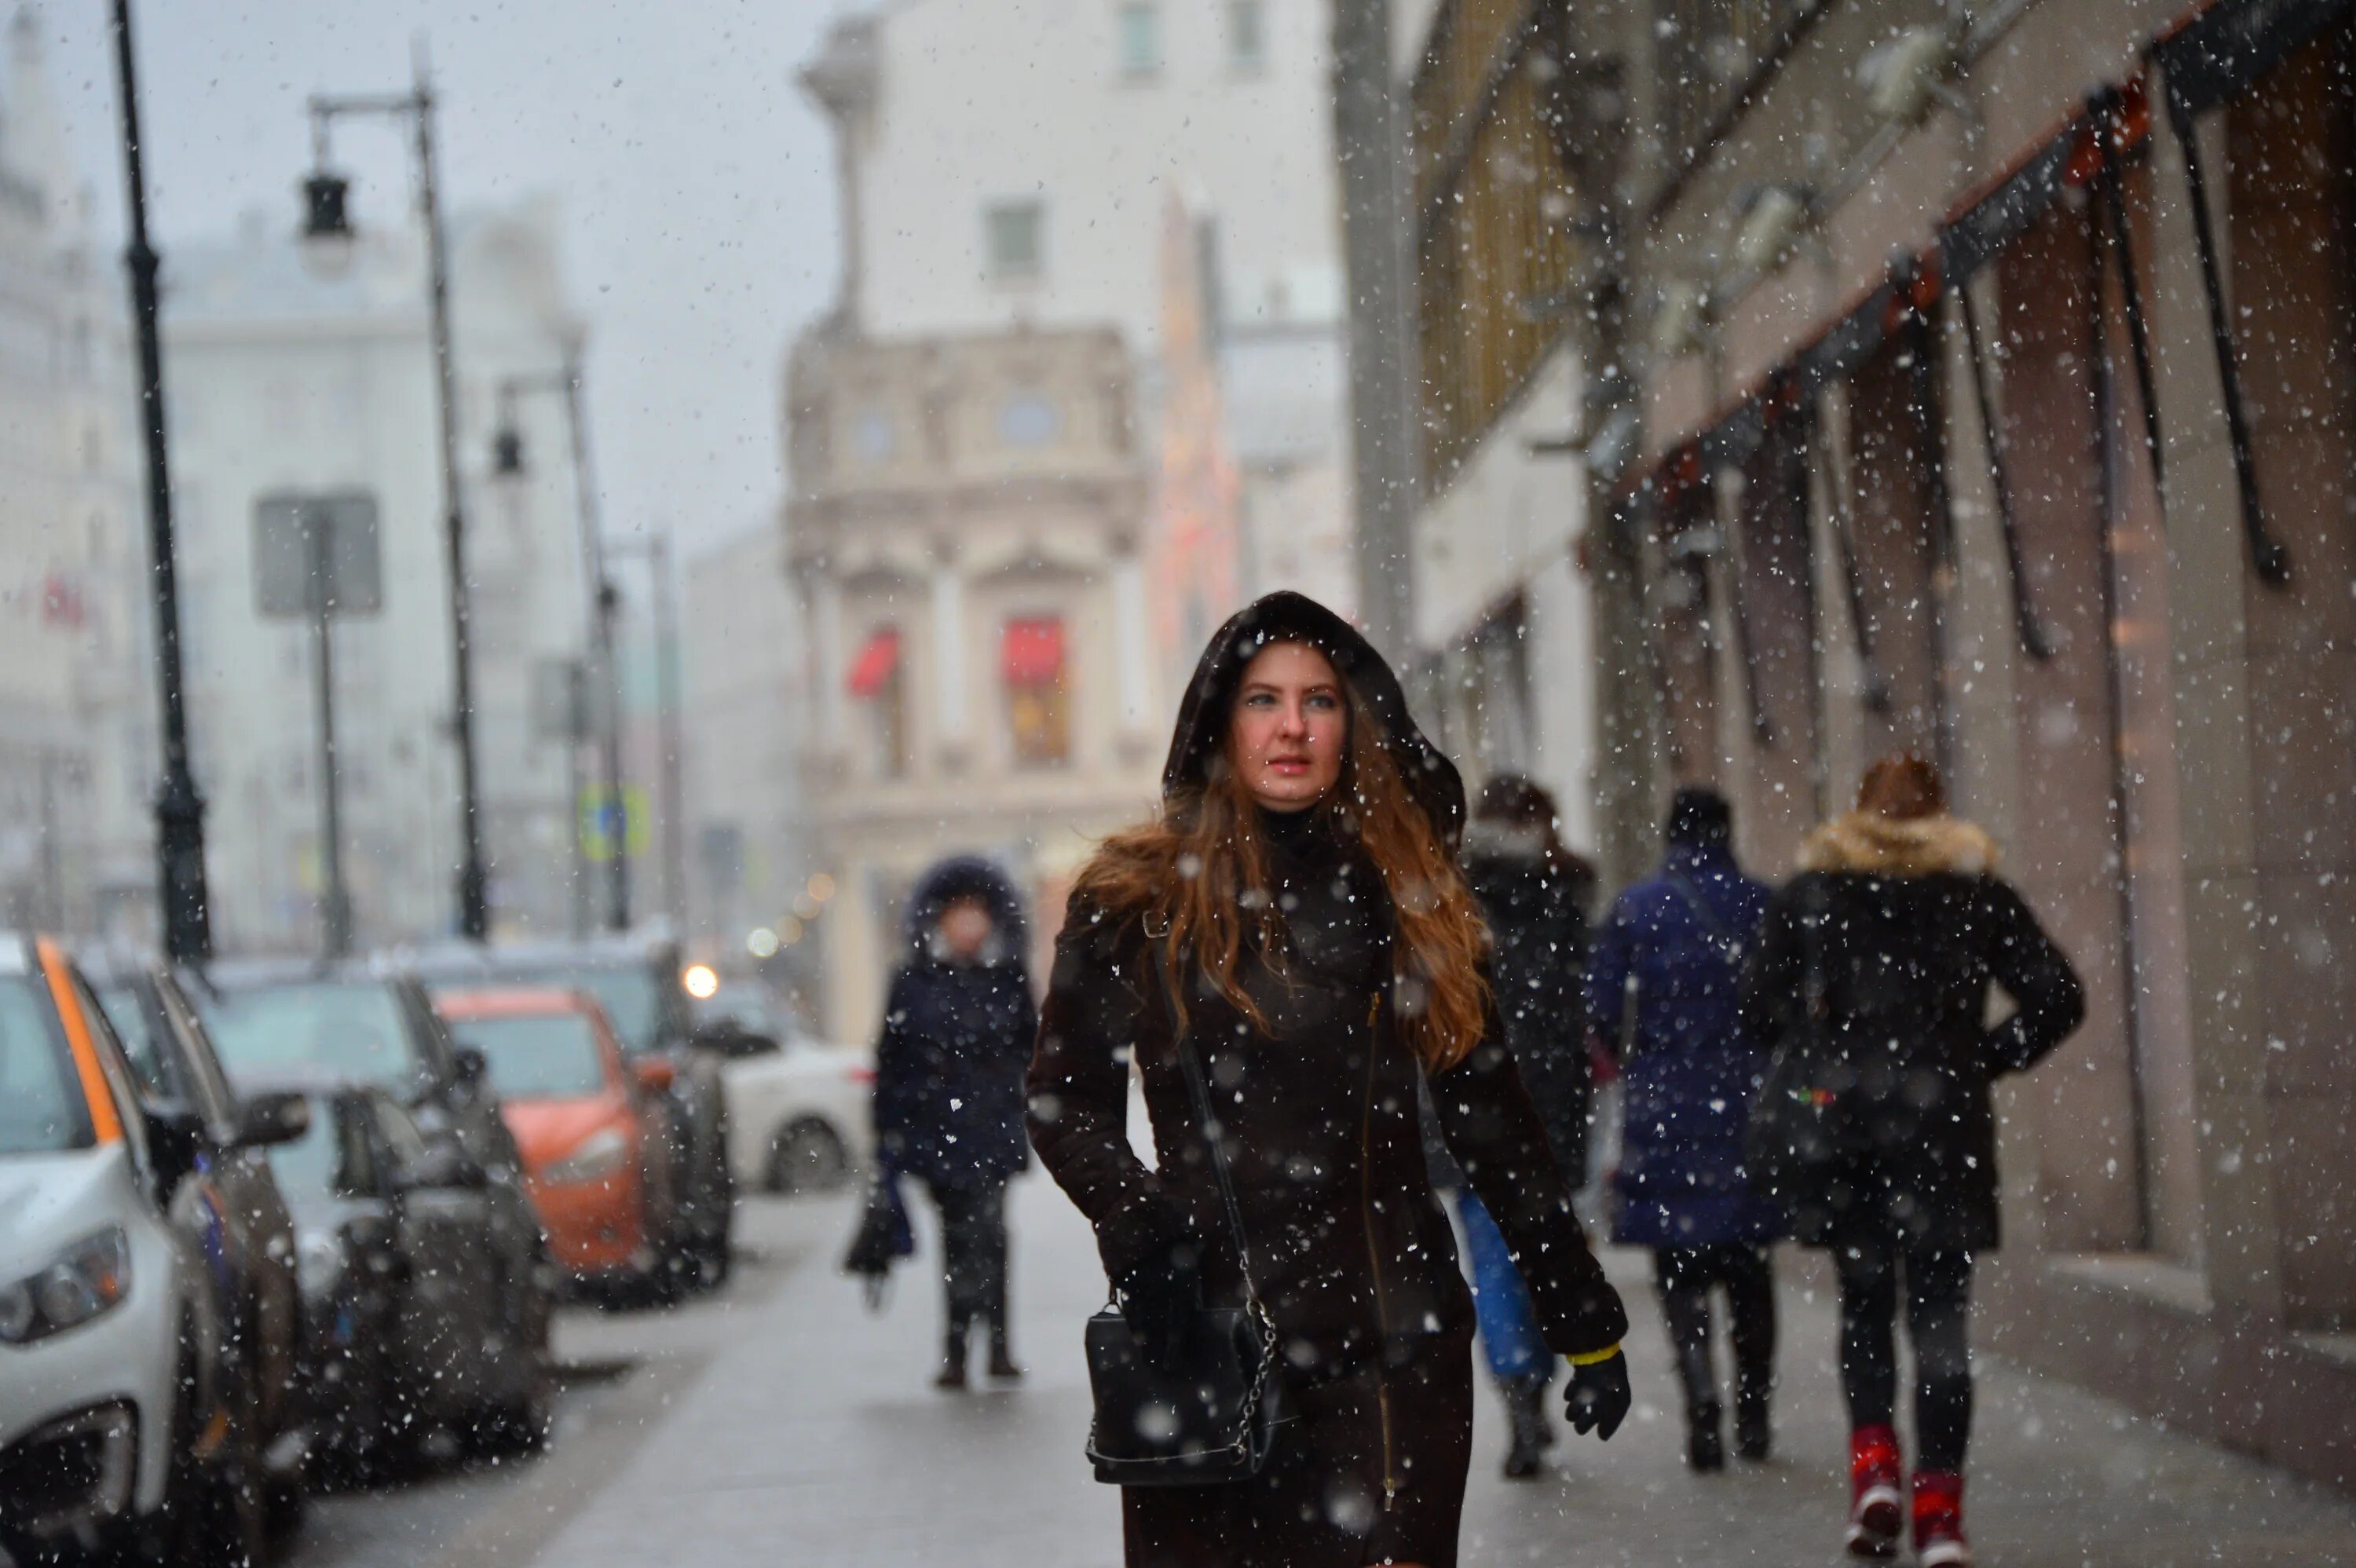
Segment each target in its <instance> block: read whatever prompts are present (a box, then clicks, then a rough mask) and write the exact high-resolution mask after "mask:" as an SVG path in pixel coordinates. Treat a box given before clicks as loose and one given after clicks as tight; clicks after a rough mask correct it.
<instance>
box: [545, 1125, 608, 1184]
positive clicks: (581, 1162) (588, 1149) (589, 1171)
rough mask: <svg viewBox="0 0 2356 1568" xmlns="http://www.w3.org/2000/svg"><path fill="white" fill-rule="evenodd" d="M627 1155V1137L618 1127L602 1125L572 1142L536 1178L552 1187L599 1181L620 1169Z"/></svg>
mask: <svg viewBox="0 0 2356 1568" xmlns="http://www.w3.org/2000/svg"><path fill="white" fill-rule="evenodd" d="M629 1157H630V1140H629V1139H627V1138H626V1137H624V1136H622V1134H621V1131H620V1129H618V1128H616V1127H606V1128H604V1129H602V1130H601V1131H598V1132H594V1133H591V1134H590V1135H589V1136H587V1137H585V1138H583V1139H582V1140H581V1141H580V1142H579V1143H577V1144H575V1145H573V1152H572V1153H571V1154H568V1155H566V1156H565V1157H563V1158H562V1159H560V1160H558V1161H557V1162H556V1163H555V1164H554V1165H552V1166H550V1167H549V1168H547V1169H546V1170H543V1171H542V1172H541V1178H540V1179H541V1180H542V1181H545V1182H548V1183H549V1184H551V1185H552V1186H556V1187H570V1186H573V1184H575V1183H577V1182H584V1181H603V1180H605V1179H606V1178H607V1177H610V1176H612V1175H613V1174H614V1173H615V1172H616V1171H618V1170H620V1169H621V1168H622V1166H623V1165H624V1163H625V1162H626V1161H627V1160H628V1159H629Z"/></svg>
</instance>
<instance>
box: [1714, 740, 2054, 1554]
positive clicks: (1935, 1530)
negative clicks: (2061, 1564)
mask: <svg viewBox="0 0 2356 1568" xmlns="http://www.w3.org/2000/svg"><path fill="white" fill-rule="evenodd" d="M1802 864H1803V867H1804V869H1803V871H1802V873H1801V875H1799V876H1798V877H1796V878H1794V880H1793V881H1792V883H1791V885H1790V886H1789V887H1787V888H1785V889H1784V890H1783V892H1782V893H1781V894H1779V895H1778V896H1777V898H1776V900H1775V901H1774V904H1773V907H1772V909H1771V910H1770V911H1769V913H1768V916H1767V922H1766V927H1765V931H1764V933H1763V935H1762V941H1761V943H1760V946H1759V949H1758V952H1757V953H1756V955H1754V956H1753V958H1752V960H1751V968H1750V972H1749V974H1748V975H1747V976H1746V977H1745V980H1744V987H1743V1010H1744V1013H1745V1015H1746V1016H1747V1017H1748V1018H1749V1019H1750V1020H1751V1028H1752V1029H1753V1030H1755V1031H1756V1032H1757V1033H1758V1034H1760V1035H1761V1036H1762V1038H1765V1039H1769V1040H1775V1041H1777V1042H1779V1049H1780V1050H1782V1051H1786V1052H1794V1053H1798V1054H1799V1055H1800V1056H1801V1057H1802V1058H1803V1059H1804V1061H1805V1062H1806V1063H1807V1064H1808V1066H1809V1072H1808V1073H1807V1075H1806V1077H1805V1078H1804V1083H1805V1085H1806V1088H1807V1091H1808V1093H1809V1097H1810V1098H1811V1100H1812V1101H1814V1100H1821V1102H1822V1104H1824V1106H1825V1110H1824V1120H1825V1122H1826V1126H1827V1129H1828V1136H1827V1137H1826V1139H1825V1140H1824V1141H1825V1142H1826V1145H1827V1147H1828V1149H1829V1153H1827V1154H1826V1157H1823V1158H1821V1159H1818V1160H1815V1161H1812V1162H1810V1163H1808V1164H1805V1165H1803V1166H1801V1167H1800V1168H1798V1169H1797V1170H1796V1172H1795V1173H1794V1175H1793V1177H1791V1178H1790V1179H1789V1185H1790V1201H1791V1203H1792V1206H1793V1211H1794V1220H1795V1224H1796V1229H1797V1233H1798V1235H1799V1237H1800V1239H1801V1240H1802V1241H1804V1242H1805V1243H1809V1244H1811V1245H1815V1246H1824V1247H1828V1248H1829V1249H1830V1250H1831V1251H1832V1253H1833V1258H1834V1262H1835V1264H1836V1265H1837V1268H1838V1270H1839V1275H1840V1286H1841V1381H1842V1387H1843V1389H1844V1391H1845V1392H1846V1394H1847V1402H1848V1409H1849V1424H1850V1432H1851V1439H1850V1456H1851V1479H1852V1492H1851V1499H1850V1501H1851V1510H1850V1524H1849V1537H1848V1539H1849V1543H1850V1547H1851V1550H1852V1551H1855V1552H1863V1553H1869V1554H1886V1553H1887V1552H1890V1551H1891V1550H1894V1549H1895V1547H1896V1544H1897V1539H1898V1535H1899V1532H1900V1530H1901V1524H1902V1520H1903V1517H1904V1515H1903V1509H1902V1506H1901V1505H1902V1502H1903V1499H1901V1495H1900V1492H1899V1480H1900V1473H1901V1461H1900V1450H1899V1445H1898V1436H1897V1433H1896V1431H1895V1429H1894V1427H1893V1425H1892V1422H1893V1419H1894V1412H1895V1409H1896V1403H1897V1361H1896V1355H1895V1349H1894V1339H1893V1333H1892V1328H1893V1323H1894V1319H1895V1317H1896V1316H1897V1310H1898V1300H1899V1289H1900V1284H1901V1274H1902V1275H1903V1284H1904V1289H1905V1300H1906V1307H1907V1328H1908V1333H1909V1337H1910V1338H1911V1339H1912V1341H1913V1345H1914V1359H1915V1371H1916V1376H1917V1380H1918V1381H1917V1383H1916V1387H1915V1405H1914V1413H1915V1425H1916V1433H1915V1437H1916V1441H1917V1442H1918V1443H1919V1444H1920V1445H1921V1452H1920V1455H1919V1458H1920V1461H1921V1465H1920V1467H1919V1468H1918V1469H1917V1470H1916V1472H1915V1474H1914V1479H1913V1506H1912V1513H1913V1519H1914V1534H1915V1550H1916V1553H1917V1556H1918V1560H1919V1561H1920V1562H1921V1563H1923V1564H1925V1565H1926V1568H1959V1565H1961V1564H1965V1563H1969V1561H1970V1556H1969V1550H1968V1548H1967V1547H1966V1546H1965V1543H1964V1534H1963V1465H1964V1456H1965V1445H1966V1443H1967V1441H1968V1439H1969V1436H1970V1431H1971V1408H1972V1381H1971V1360H1970V1351H1969V1347H1968V1320H1969V1310H1970V1309H1969V1300H1970V1285H1971V1270H1972V1259H1973V1257H1974V1256H1975V1255H1976V1253H1980V1252H1983V1251H1986V1250H1987V1249H1988V1248H1991V1247H1993V1246H1995V1245H1996V1244H1997V1169H1996V1115H1995V1112H1994V1109H1993V1107H1992V1106H1991V1104H1990V1103H1989V1097H1988V1086H1989V1085H1990V1084H1991V1083H1994V1082H1995V1080H1997V1078H1999V1077H2002V1076H2003V1075H2005V1074H2006V1073H2009V1072H2021V1071H2023V1070H2025V1069H2027V1068H2029V1067H2032V1066H2034V1065H2035V1064H2036V1063H2037V1062H2039V1061H2041V1060H2043V1059H2044V1057H2045V1056H2046V1054H2047V1053H2048V1052H2050V1051H2052V1050H2053V1048H2054V1047H2055V1046H2057V1045H2059V1044H2060V1043H2061V1040H2063V1039H2065V1038H2066V1037H2067V1036H2068V1035H2069V1034H2070V1032H2071V1031H2072V1029H2076V1028H2077V1026H2078V1023H2079V1021H2080V1019H2082V1018H2083V1016H2084V1011H2085V1003H2084V998H2083V992H2082V991H2081V988H2080V987H2079V984H2078V978H2077V976H2076V975H2075V973H2074V972H2073V971H2072V969H2071V966H2070V962H2069V960H2068V959H2067V958H2066V957H2064V956H2063V955H2062V954H2061V950H2060V949H2059V948H2057V947H2055V946H2054V945H2053V943H2052V941H2051V939H2050V938H2049V937H2047V935H2046V934H2045V932H2044V930H2043V929H2042V928H2041V927H2040V926H2039V924H2038V923H2037V917H2036V916H2035V915H2033V914H2031V913H2030V912H2029V906H2028V905H2027V904H2026V903H2024V902H2023V901H2021V897H2020V895H2019V893H2018V892H2016V891H2013V889H2012V888H2011V886H2010V885H2009V884H2008V883H2007V882H2005V881H2004V880H2002V879H2001V878H1999V877H1998V876H1997V874H1996V871H1995V865H1996V848H1995V846H1994V844H1993V843H1992V842H1991V841H1990V840H1989V838H1988V836H1987V834H1986V833H1984V832H1982V831H1981V830H1980V829H1979V828H1977V827H1974V826H1973V825H1972V824H1970V823H1968V822H1961V821H1958V820H1956V819H1955V818H1954V817H1952V816H1948V815H1947V814H1946V799H1945V792H1944V788H1943V786H1942V784H1941V782H1940V779H1939V775H1938V773H1937V771H1936V770H1935V769H1933V767H1932V766H1931V765H1930V764H1929V763H1925V762H1922V760H1921V759H1919V758H1915V757H1890V758H1885V759H1883V760H1882V761H1880V762H1878V763H1875V764H1874V765H1873V766H1872V767H1871V768H1870V769H1869V770H1868V772H1867V773H1866V776H1865V782H1864V785H1863V787H1862V788H1861V789H1860V790H1859V791H1858V809H1857V810H1856V811H1854V812H1852V813H1851V814H1849V815H1848V816H1844V817H1841V818H1839V819H1838V820H1837V821H1834V822H1831V823H1828V824H1826V826H1825V827H1821V828H1819V829H1818V830H1817V831H1816V832H1815V834H1814V835H1813V836H1812V837H1810V838H1809V840H1808V842H1807V845H1806V847H1805V848H1804V852H1803V856H1802ZM1997 986H2001V987H2003V988H2004V990H2005V992H2006V994H2007V995H2008V996H2009V997H2011V999H2012V1002H2013V1005H2014V1011H2013V1013H2012V1015H2011V1016H2010V1017H2009V1018H2008V1019H2005V1020H2004V1021H2003V1022H2002V1023H2000V1024H1998V1025H1997V1026H1996V1027H1995V1028H1994V1029H1990V1028H1989V1027H1987V1008H1988V996H1989V991H1990V988H1991V987H1997ZM1766 1114H1769V1110H1768V1108H1766V1107H1762V1115H1766Z"/></svg>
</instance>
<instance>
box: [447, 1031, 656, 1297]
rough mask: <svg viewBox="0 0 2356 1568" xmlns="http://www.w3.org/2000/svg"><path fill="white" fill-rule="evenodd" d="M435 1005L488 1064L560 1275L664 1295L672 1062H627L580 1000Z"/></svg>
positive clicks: (461, 1041)
mask: <svg viewBox="0 0 2356 1568" xmlns="http://www.w3.org/2000/svg"><path fill="white" fill-rule="evenodd" d="M434 1005H435V1007H437V1008H439V1009H440V1010H441V1013H442V1017H443V1019H444V1020H445V1021H446V1022H447V1023H448V1024H449V1025H450V1029H451V1032H452V1033H453V1034H454V1035H455V1036H456V1037H457V1040H458V1042H459V1044H460V1045H461V1046H462V1047H464V1048H469V1049H472V1050H475V1051H481V1052H482V1053H483V1057H484V1060H485V1061H487V1062H488V1063H489V1064H490V1078H491V1090H492V1092H493V1093H496V1094H497V1095H498V1101H499V1114H500V1115H502V1116H504V1117H505V1118H506V1119H507V1124H508V1130H509V1132H510V1133H512V1134H514V1135H515V1140H516V1144H517V1146H518V1147H519V1148H520V1149H521V1150H522V1153H523V1171H524V1189H525V1190H526V1191H527V1192H529V1193H530V1195H531V1201H532V1207H533V1209H534V1210H535V1211H538V1213H539V1215H540V1223H541V1230H543V1231H544V1232H546V1233H547V1236H548V1243H549V1250H550V1251H551V1252H552V1253H553V1254H554V1256H555V1258H556V1262H557V1264H558V1266H560V1267H562V1268H563V1269H564V1270H565V1271H566V1272H568V1273H569V1274H571V1275H573V1278H574V1279H575V1280H578V1281H581V1282H584V1283H594V1284H616V1283H627V1284H632V1285H640V1286H647V1287H652V1288H655V1289H657V1290H660V1289H662V1288H664V1287H665V1286H667V1285H668V1284H669V1282H670V1281H671V1280H672V1279H673V1278H674V1275H673V1272H672V1271H671V1270H670V1269H669V1267H668V1266H667V1260H668V1259H669V1257H670V1255H671V1254H672V1252H673V1250H674V1249H673V1248H672V1247H671V1245H670V1243H671V1239H672V1230H673V1227H674V1225H675V1224H676V1223H677V1221H678V1205H677V1203H676V1201H675V1196H674V1195H675V1192H676V1174H675V1172H674V1170H673V1168H672V1165H671V1161H672V1158H673V1157H674V1155H675V1147H674V1146H673V1144H672V1142H671V1140H670V1138H669V1136H668V1131H669V1107H668V1106H667V1105H665V1104H664V1103H663V1100H662V1095H663V1093H664V1092H665V1091H667V1090H668V1089H669V1087H670V1084H671V1077H672V1068H671V1064H670V1061H669V1059H668V1058H666V1057H661V1056H642V1057H640V1058H638V1059H637V1061H636V1062H634V1063H625V1062H624V1061H623V1060H622V1047H621V1042H620V1041H619V1040H616V1039H615V1038H614V1031H613V1029H612V1028H611V1026H609V1025H608V1024H607V1023H606V1021H605V1009H604V1008H600V1007H599V1006H598V1005H597V1004H596V1002H594V1000H592V999H591V998H589V997H585V996H584V995H582V994H581V993H580V992H578V991H552V990H531V989H524V988H516V989H509V990H482V991H444V993H442V994H441V995H440V996H439V997H436V998H435V1000H434Z"/></svg>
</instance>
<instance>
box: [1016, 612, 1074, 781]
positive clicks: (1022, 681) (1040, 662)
mask: <svg viewBox="0 0 2356 1568" xmlns="http://www.w3.org/2000/svg"><path fill="white" fill-rule="evenodd" d="M999 665H1000V670H999V673H1000V675H1001V677H1002V678H1003V679H1004V681H1005V683H1006V719H1007V725H1008V729H1009V732H1010V734H1011V736H1012V741H1013V747H1014V765H1015V766H1017V767H1021V768H1058V767H1062V766H1064V765H1065V764H1066V763H1069V762H1070V761H1071V760H1072V709H1071V690H1070V683H1069V682H1068V681H1066V679H1065V678H1064V623H1063V622H1062V620H1061V619H1059V618H1057V617H1055V616H1052V615H1042V616H1033V617H1029V618H1026V619H1021V620H1013V621H1009V622H1007V623H1006V634H1005V636H1004V638H1003V639H1002V640H1001V645H1000V656H999Z"/></svg>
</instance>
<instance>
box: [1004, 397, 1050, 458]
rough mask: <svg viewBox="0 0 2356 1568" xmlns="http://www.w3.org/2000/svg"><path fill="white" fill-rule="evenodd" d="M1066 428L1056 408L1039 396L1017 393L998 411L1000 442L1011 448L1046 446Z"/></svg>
mask: <svg viewBox="0 0 2356 1568" xmlns="http://www.w3.org/2000/svg"><path fill="white" fill-rule="evenodd" d="M1063 427H1064V421H1063V417H1062V416H1061V415H1060V414H1058V413H1057V412H1056V411H1055V404H1054V403H1052V402H1050V401H1048V400H1046V399H1045V398H1044V397H1042V396H1040V395H1039V394H1038V393H1036V392H1017V393H1016V394H1014V396H1012V397H1011V398H1009V399H1007V400H1006V401H1005V402H1004V403H1003V404H1002V405H1001V406H1000V408H999V411H998V439H999V440H1000V441H1001V442H1003V443H1006V444H1007V445H1008V446H1014V447H1022V448H1025V449H1028V448H1032V447H1040V446H1045V445H1046V444H1048V443H1050V442H1052V441H1054V440H1055V437H1056V435H1057V434H1058V433H1060V432H1061V431H1062V430H1063Z"/></svg>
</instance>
